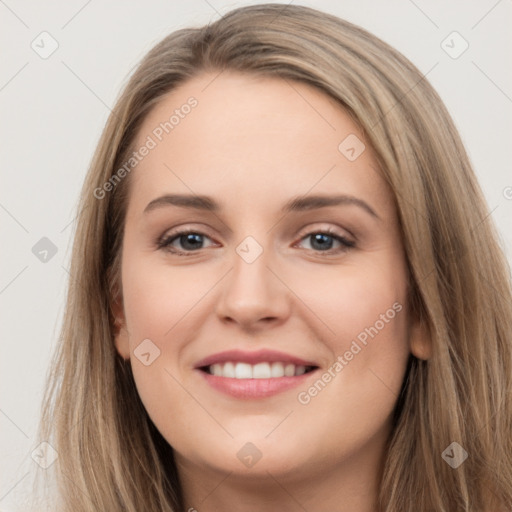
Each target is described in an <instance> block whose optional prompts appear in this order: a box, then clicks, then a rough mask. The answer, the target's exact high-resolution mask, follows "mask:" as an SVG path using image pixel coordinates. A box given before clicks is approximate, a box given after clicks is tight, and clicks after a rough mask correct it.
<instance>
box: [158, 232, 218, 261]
mask: <svg viewBox="0 0 512 512" xmlns="http://www.w3.org/2000/svg"><path fill="white" fill-rule="evenodd" d="M204 238H210V237H209V236H207V235H205V234H204V233H200V232H199V231H194V230H192V229H187V230H183V231H178V232H175V233H170V234H168V235H164V236H163V237H162V238H161V239H159V240H158V242H157V246H158V248H159V249H166V250H168V251H170V252H172V253H175V254H177V255H179V256H183V255H185V254H186V253H188V252H193V251H198V250H200V249H204V247H202V243H203V239H204ZM175 242H177V243H178V245H181V248H180V247H178V248H177V247H176V245H175Z"/></svg>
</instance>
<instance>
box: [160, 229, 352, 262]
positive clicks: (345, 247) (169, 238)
mask: <svg viewBox="0 0 512 512" xmlns="http://www.w3.org/2000/svg"><path fill="white" fill-rule="evenodd" d="M190 234H193V235H199V236H203V237H207V238H210V237H209V236H208V235H206V234H204V233H201V232H200V231H197V230H194V229H184V230H182V231H176V232H174V233H170V234H168V235H164V236H162V237H160V238H159V239H158V240H157V244H156V245H157V248H158V249H161V250H165V251H168V252H171V253H173V254H175V255H177V256H189V255H191V254H193V253H196V252H199V251H200V250H201V249H197V250H194V251H182V250H176V249H175V248H171V243H172V242H174V240H177V239H179V238H180V237H182V236H185V235H190ZM318 234H322V235H328V236H329V237H332V238H334V239H335V240H336V241H338V242H339V243H340V244H341V245H342V247H341V248H339V249H329V250H327V251H318V250H315V249H307V250H309V251H313V252H315V253H317V254H320V255H326V256H330V255H332V254H334V253H345V252H347V251H349V250H350V249H352V248H355V247H356V244H355V242H352V241H350V240H348V239H347V238H345V237H343V236H341V235H338V234H336V233H335V232H334V231H333V230H331V229H330V228H327V229H323V230H317V231H311V232H309V233H306V234H305V235H304V236H303V237H301V239H300V240H304V239H305V238H308V237H310V236H312V235H318Z"/></svg>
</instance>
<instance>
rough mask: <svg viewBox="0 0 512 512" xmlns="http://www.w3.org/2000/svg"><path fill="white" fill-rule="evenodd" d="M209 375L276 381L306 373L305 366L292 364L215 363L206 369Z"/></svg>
mask: <svg viewBox="0 0 512 512" xmlns="http://www.w3.org/2000/svg"><path fill="white" fill-rule="evenodd" d="M208 371H209V373H211V374H212V375H215V376H216V377H229V378H231V379H277V378H279V377H294V376H299V375H303V374H304V373H306V367H305V366H300V365H299V366H295V365H294V364H292V363H287V364H283V363H257V364H254V365H252V364H248V363H233V362H227V363H222V364H220V363H217V364H212V365H211V366H209V367H208Z"/></svg>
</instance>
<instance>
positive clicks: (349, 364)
mask: <svg viewBox="0 0 512 512" xmlns="http://www.w3.org/2000/svg"><path fill="white" fill-rule="evenodd" d="M71 275H72V279H71V281H70V288H69V295H68V301H67V309H66V314H65V319H64V325H63V328H62V334H61V343H60V346H59V350H58V353H57V354H56V358H55V362H54V371H53V374H52V377H51V380H50V382H49V384H48V390H47V395H46V397H45V403H44V411H43V418H42V423H41V434H40V435H41V439H42V440H44V441H48V442H49V443H50V444H51V445H52V446H53V447H54V448H55V450H56V451H57V453H58V465H57V475H58V478H59V484H60V494H59V496H60V502H59V505H58V506H59V507H60V509H61V510H73V511H75V512H76V511H82V510H83V511H85V510H91V511H92V510H109V511H115V510H128V511H140V510H155V511H156V510H159V511H160V510H166V511H171V510H172V511H178V510H198V511H200V512H202V511H209V510H233V509H236V510H242V511H244V510H251V511H254V510H275V509H278V508H279V509H280V510H286V511H288V510H289V511H292V510H315V511H323V510H350V511H356V512H359V511H375V510H379V511H394V512H395V511H410V510H417V511H431V510H436V511H455V510H464V511H468V512H469V511H480V510H481V511H487V512H491V511H495V510H510V508H511V507H512V437H511V435H510V432H511V427H512V421H511V418H512V403H511V401H512V394H511V391H512V334H511V333H512V310H511V304H512V295H511V290H510V285H509V283H508V269H507V264H506V260H505V258H504V256H503V253H502V251H501V249H500V247H499V244H498V242H497V235H496V233H495V230H494V227H493V225H492V224H491V222H490V220H489V218H488V213H487V207H486V204H485V201H484V198H483V196H482V193H481V191H480V188H479V186H478V184H477V181H476V179H475V176H474V173H473V171H472V169H471V165H470V163H469V160H468V157H467V155H466V152H465V150H464V148H463V146H462V143H461V141H460V138H459V136H458V134H457V132H456V130H455V128H454V126H453V123H452V121H451V119H450V116H449V114H448V113H447V111H446V109H445V108H444V106H443V104H442V102H441V100H440V99H439V97H438V95H437V94H436V93H435V91H434V90H433V89H432V87H431V86H430V85H429V84H428V82H427V81H426V79H425V78H424V77H423V76H422V75H421V74H420V73H419V71H418V70H417V69H416V68H415V67H414V66H413V65H412V64H411V63H410V62H408V61H407V60H406V59H405V58H404V57H403V56H402V55H401V54H399V53H398V52H396V51H395V50H393V49H392V48H390V47H389V46H388V45H386V44H385V43H383V42H382V41H380V40H379V39H377V38H376V37H374V36H373V35H371V34H369V33H367V32H366V31H364V30H362V29H360V28H358V27H356V26H354V25H352V24H350V23H348V22H345V21H343V20H340V19H338V18H336V17H333V16H331V15H328V14H324V13H321V12H319V11H316V10H313V9H310V8H307V7H298V6H286V7H283V6H282V5H274V4H267V5H259V6H250V7H245V8H240V9H237V10H234V11H232V12H230V13H228V14H227V15H225V16H224V17H222V18H221V19H219V20H218V21H216V22H215V23H213V24H212V25H209V26H206V27H203V28H199V29H186V30H180V31H178V32H175V33H173V34H171V35H170V36H168V37H167V38H165V39H164V40H163V41H162V42H161V43H159V44H158V45H157V46H156V47H155V48H153V49H152V50H151V51H150V52H149V54H148V55H147V56H146V57H145V58H144V59H143V61H142V63H141V64H140V66H139V67H138V69H137V70H136V71H135V73H134V75H133V76H132V78H131V80H130V81H129V83H128V85H127V86H126V88H125V90H124V92H123V94H122V95H121V97H120V98H119V100H118V102H117V104H116V106H115V107H114V109H113V113H112V115H111V116H110V118H109V120H108V123H107V126H106V128H105V131H104V133H103V135H102V138H101V140H100V143H99V146H98V149H97V152H96V154H95V157H94V159H93V162H92V165H91V168H90V171H89V174H88V176H87V179H86V182H85V184H84V188H83V193H82V199H81V207H80V217H79V223H78V230H77V233H76V237H75V244H74V252H73V260H72V267H71Z"/></svg>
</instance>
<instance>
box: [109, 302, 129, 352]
mask: <svg viewBox="0 0 512 512" xmlns="http://www.w3.org/2000/svg"><path fill="white" fill-rule="evenodd" d="M116 296H117V298H116V299H115V300H114V302H113V304H112V313H113V315H114V344H115V346H116V350H117V352H118V353H119V355H120V356H121V357H122V358H123V359H126V360H128V359H130V343H129V336H128V330H127V328H126V317H125V314H124V306H123V301H122V298H121V297H120V296H119V294H116Z"/></svg>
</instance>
